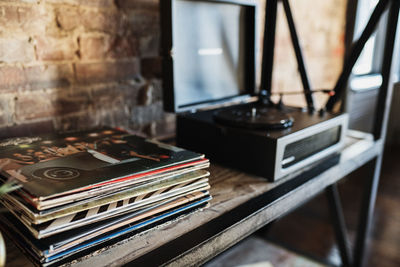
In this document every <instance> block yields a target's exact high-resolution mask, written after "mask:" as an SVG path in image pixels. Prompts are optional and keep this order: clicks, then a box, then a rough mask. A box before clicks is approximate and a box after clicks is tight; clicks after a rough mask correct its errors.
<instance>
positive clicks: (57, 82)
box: [24, 64, 73, 89]
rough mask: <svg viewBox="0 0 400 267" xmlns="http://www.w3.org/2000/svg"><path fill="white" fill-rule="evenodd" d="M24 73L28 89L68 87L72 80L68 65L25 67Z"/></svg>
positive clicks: (71, 71) (70, 69) (71, 70)
mask: <svg viewBox="0 0 400 267" xmlns="http://www.w3.org/2000/svg"><path fill="white" fill-rule="evenodd" d="M24 72H25V77H26V84H27V86H28V87H29V88H30V89H45V88H62V87H68V86H69V85H70V84H71V81H72V80H73V69H72V66H71V65H70V64H57V65H42V66H32V67H26V68H25V71H24Z"/></svg>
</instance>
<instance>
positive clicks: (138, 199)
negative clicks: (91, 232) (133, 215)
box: [0, 172, 209, 224]
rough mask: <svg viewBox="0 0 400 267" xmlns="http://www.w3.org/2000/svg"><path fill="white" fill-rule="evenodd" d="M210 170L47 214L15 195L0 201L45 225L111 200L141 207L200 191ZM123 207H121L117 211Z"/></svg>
mask: <svg viewBox="0 0 400 267" xmlns="http://www.w3.org/2000/svg"><path fill="white" fill-rule="evenodd" d="M207 176H208V172H205V173H203V172H202V173H201V174H200V176H199V175H197V174H196V175H193V176H191V177H190V175H189V178H190V179H189V180H184V181H180V182H178V183H174V182H169V183H166V184H164V185H162V186H153V187H150V188H141V189H138V190H136V189H135V188H133V189H130V190H126V191H124V192H121V193H119V194H111V195H108V196H105V197H103V198H98V199H92V200H91V201H89V202H88V201H84V202H83V203H79V202H78V203H77V205H75V203H73V205H68V206H67V207H64V208H54V209H53V212H51V213H46V214H37V213H35V211H33V210H31V209H30V208H29V206H26V205H24V204H23V203H22V202H20V201H18V199H17V198H16V197H10V196H5V197H4V198H3V200H0V202H2V203H4V204H5V205H6V206H7V207H9V209H11V210H12V211H14V212H15V213H16V214H17V215H18V217H19V218H20V219H21V220H23V221H24V222H26V223H28V224H42V223H45V222H48V221H51V220H54V219H57V218H61V217H65V216H71V215H73V214H77V213H79V212H81V211H85V210H88V209H92V208H101V207H102V206H105V205H109V204H110V203H117V202H119V201H127V200H128V199H129V200H130V201H131V202H130V203H129V205H130V206H131V207H133V206H140V205H145V204H149V203H150V204H151V203H152V202H153V201H159V200H162V199H165V198H168V197H173V196H175V195H177V194H182V193H186V192H189V191H191V190H197V189H199V188H205V187H209V184H208V178H206V177H207ZM119 209H120V208H119V207H118V209H117V210H119Z"/></svg>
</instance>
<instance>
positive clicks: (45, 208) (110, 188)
mask: <svg viewBox="0 0 400 267" xmlns="http://www.w3.org/2000/svg"><path fill="white" fill-rule="evenodd" d="M207 167H209V162H207V163H203V164H196V165H192V166H187V167H184V168H179V169H176V170H172V171H168V172H163V173H159V174H155V175H149V176H145V177H143V178H137V179H131V180H127V181H125V182H119V183H113V184H108V185H104V186H100V187H96V188H92V189H89V190H85V191H80V192H77V193H73V194H67V195H62V196H57V197H53V198H48V199H46V200H43V201H35V200H32V199H29V195H26V194H24V192H23V191H20V192H18V195H21V196H23V197H24V198H25V199H29V201H30V202H27V203H26V204H27V205H29V206H30V207H31V208H32V210H35V213H38V214H47V213H51V212H53V209H52V208H54V207H60V206H65V205H66V204H69V203H72V202H74V203H75V202H77V201H81V200H84V199H91V198H93V197H96V196H99V195H109V194H113V193H117V192H120V191H122V190H125V189H128V188H132V187H133V186H134V187H142V186H146V185H148V186H152V185H155V184H161V183H163V182H165V181H166V180H168V179H171V178H174V177H177V176H180V175H184V174H188V173H191V172H194V171H197V170H201V169H204V168H207ZM20 198H22V197H20ZM22 200H23V198H22ZM31 201H33V202H34V203H35V206H36V207H38V208H39V209H36V208H35V207H32V205H30V204H29V203H31ZM23 202H26V201H24V200H23Z"/></svg>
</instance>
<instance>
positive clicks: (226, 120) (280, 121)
mask: <svg viewBox="0 0 400 267" xmlns="http://www.w3.org/2000/svg"><path fill="white" fill-rule="evenodd" d="M214 119H215V120H216V121H217V122H219V123H222V124H225V125H230V126H234V127H244V128H248V129H265V130H271V129H285V128H288V127H291V126H292V125H293V122H294V119H293V118H292V117H290V116H289V115H288V114H286V113H285V112H283V111H281V110H278V109H276V108H272V107H262V106H261V107H260V106H243V107H236V108H233V109H221V110H217V111H215V112H214Z"/></svg>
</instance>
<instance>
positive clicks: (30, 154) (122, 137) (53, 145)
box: [0, 128, 204, 204]
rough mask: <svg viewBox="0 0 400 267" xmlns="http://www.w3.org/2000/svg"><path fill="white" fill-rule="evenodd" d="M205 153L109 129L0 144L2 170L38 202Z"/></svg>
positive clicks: (136, 174) (195, 158)
mask: <svg viewBox="0 0 400 267" xmlns="http://www.w3.org/2000/svg"><path fill="white" fill-rule="evenodd" d="M203 158H204V155H202V154H198V153H194V152H191V151H187V150H184V149H181V148H177V147H174V146H170V145H166V144H162V143H159V142H156V141H153V140H149V139H145V138H142V137H138V136H135V135H131V134H127V133H126V132H124V131H121V130H118V129H111V128H102V129H98V130H95V131H86V132H77V133H69V134H61V135H53V136H37V137H32V138H25V139H23V138H16V139H9V140H5V141H2V142H1V143H0V165H1V166H2V170H1V172H2V174H3V175H4V176H6V177H13V178H15V179H18V180H19V181H20V182H21V183H22V185H23V190H24V191H26V192H27V193H28V194H29V195H31V198H32V199H33V200H35V199H36V198H37V199H38V200H39V201H41V200H45V199H47V198H50V197H55V196H60V195H63V194H70V193H73V192H79V191H82V190H88V189H90V188H95V187H98V186H102V185H106V184H108V183H114V182H121V181H124V180H127V179H136V178H138V177H143V176H145V175H147V174H153V173H152V172H153V171H157V170H162V169H165V170H168V167H172V166H175V165H179V164H184V163H187V162H191V161H196V160H202V159H203ZM121 179H122V180H121ZM33 204H34V203H33Z"/></svg>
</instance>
